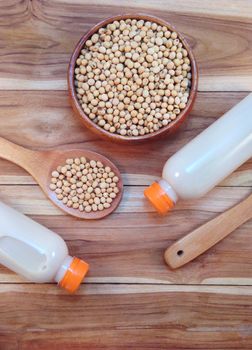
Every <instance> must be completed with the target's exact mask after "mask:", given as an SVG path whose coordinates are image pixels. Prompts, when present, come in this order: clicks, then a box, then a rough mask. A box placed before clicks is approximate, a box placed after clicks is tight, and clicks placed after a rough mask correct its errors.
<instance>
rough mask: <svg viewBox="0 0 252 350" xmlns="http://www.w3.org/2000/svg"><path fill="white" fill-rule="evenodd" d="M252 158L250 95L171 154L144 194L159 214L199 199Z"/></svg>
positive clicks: (251, 105)
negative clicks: (160, 176) (161, 172)
mask: <svg viewBox="0 0 252 350" xmlns="http://www.w3.org/2000/svg"><path fill="white" fill-rule="evenodd" d="M250 157H252V94H249V95H248V96H247V97H246V98H245V99H243V100H242V101H241V102H240V103H238V104H237V105H236V106H235V107H233V108H232V109H231V110H230V111H228V112H227V113H225V114H224V115H223V116H222V117H221V118H219V119H218V120H217V121H216V122H215V123H213V124H212V125H211V126H210V127H208V128H207V129H206V130H204V131H203V132H202V133H201V134H199V135H198V136H197V137H196V138H194V139H193V140H192V141H190V142H189V143H188V144H187V145H185V146H184V147H183V148H182V149H181V150H179V151H178V152H177V153H175V154H174V155H173V156H172V157H171V158H170V159H169V160H168V161H167V162H166V163H165V166H164V168H163V174H162V179H161V180H160V181H158V182H154V183H153V184H152V185H151V186H150V187H148V188H147V189H146V190H145V196H146V197H147V198H148V199H149V200H150V202H151V203H152V204H153V205H154V207H155V208H156V209H157V210H158V212H159V213H161V214H165V213H166V212H167V211H168V210H169V209H171V208H172V207H173V206H174V205H175V203H176V202H177V200H178V199H179V198H182V199H193V198H199V197H202V196H203V195H205V194H206V193H207V192H208V191H210V190H211V189H212V188H213V187H214V186H215V185H217V184H218V183H219V182H221V181H222V180H223V179H224V178H225V177H226V176H228V175H229V174H231V173H232V172H233V171H234V170H235V169H237V168H238V167H239V166H240V165H241V164H243V163H244V162H246V161H247V160H248V159H249V158H250Z"/></svg>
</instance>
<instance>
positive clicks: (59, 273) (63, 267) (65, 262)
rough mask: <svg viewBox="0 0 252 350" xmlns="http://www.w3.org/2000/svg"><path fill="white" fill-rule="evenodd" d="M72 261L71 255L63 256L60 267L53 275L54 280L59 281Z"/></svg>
mask: <svg viewBox="0 0 252 350" xmlns="http://www.w3.org/2000/svg"><path fill="white" fill-rule="evenodd" d="M72 261H73V257H72V256H70V255H67V256H66V257H65V259H64V260H63V262H62V264H61V266H60V268H59V269H58V271H57V273H56V275H55V277H54V280H55V282H57V283H59V282H60V281H61V280H62V279H63V277H64V276H65V274H66V272H67V270H68V269H69V267H70V265H71V263H72Z"/></svg>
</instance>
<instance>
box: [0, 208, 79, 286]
mask: <svg viewBox="0 0 252 350" xmlns="http://www.w3.org/2000/svg"><path fill="white" fill-rule="evenodd" d="M72 259H73V258H72V257H70V256H69V255H68V248H67V246H66V243H65V242H64V240H63V239H62V238H61V237H60V236H58V235H57V234H55V233H54V232H52V231H50V230H48V229H47V228H45V227H43V226H42V225H40V224H38V223H36V222H35V221H33V220H31V219H29V218H28V217H26V216H24V215H23V214H20V213H18V212H17V211H16V210H14V209H12V208H10V207H8V206H7V205H5V204H3V203H1V202H0V264H2V265H5V266H6V267H8V268H9V269H11V270H13V271H15V272H16V273H18V274H20V275H22V276H24V277H26V278H27V279H28V280H30V281H33V282H39V283H42V282H50V281H53V280H55V281H57V282H59V281H60V280H61V279H62V277H63V276H64V273H65V271H66V270H67V268H68V267H69V266H70V264H71V261H72Z"/></svg>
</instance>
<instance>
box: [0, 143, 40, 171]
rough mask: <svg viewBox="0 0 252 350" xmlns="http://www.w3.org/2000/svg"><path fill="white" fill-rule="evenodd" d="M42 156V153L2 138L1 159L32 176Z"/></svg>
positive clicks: (0, 145) (0, 146)
mask: <svg viewBox="0 0 252 350" xmlns="http://www.w3.org/2000/svg"><path fill="white" fill-rule="evenodd" d="M40 154H41V152H37V151H32V150H29V149H26V148H24V147H21V146H18V145H16V144H15V143H13V142H10V141H7V140H6V139H4V138H3V137H0V157H1V158H4V159H6V160H9V161H11V162H13V163H15V164H17V165H19V166H21V167H22V168H24V169H25V170H26V171H28V172H29V173H30V174H33V173H34V168H36V166H35V163H36V164H38V162H39V161H40V160H39V157H40Z"/></svg>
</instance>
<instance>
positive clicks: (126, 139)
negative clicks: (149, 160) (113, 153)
mask: <svg viewBox="0 0 252 350" xmlns="http://www.w3.org/2000/svg"><path fill="white" fill-rule="evenodd" d="M128 18H131V19H143V20H146V21H152V22H156V23H157V24H159V25H162V26H167V27H168V28H169V29H170V30H172V31H175V32H177V34H178V37H179V39H180V40H181V41H182V43H183V46H184V47H185V49H186V50H187V52H188V56H189V58H190V62H191V73H192V80H191V89H190V95H189V99H188V102H187V105H186V108H185V109H184V110H183V111H182V112H181V113H180V114H179V115H178V116H177V118H176V119H175V120H174V121H172V122H171V123H169V124H168V125H167V126H164V127H162V128H160V129H159V130H158V131H155V132H153V133H151V134H146V135H143V136H121V135H118V134H112V133H110V132H109V131H106V130H104V129H103V128H101V127H100V126H98V125H97V124H95V123H94V122H93V121H92V120H91V119H90V118H89V117H88V115H86V114H85V113H84V111H83V110H82V108H81V106H80V104H79V101H78V98H77V96H76V91H75V86H74V70H75V67H76V60H77V58H78V56H79V54H80V51H81V50H82V49H83V46H84V44H85V42H86V41H87V40H88V39H89V38H90V37H91V36H92V35H93V34H94V33H96V32H97V31H98V30H99V29H100V28H101V27H104V26H106V25H107V24H109V23H112V22H113V21H116V20H117V21H120V20H122V19H128ZM67 78H68V79H67V81H68V92H69V97H70V102H71V105H72V107H73V109H74V112H75V114H76V115H77V116H78V118H79V120H80V121H81V122H82V123H83V124H84V125H85V126H86V127H87V128H88V129H89V130H91V131H93V132H95V133H96V134H98V135H99V136H100V137H102V138H103V139H107V140H110V141H114V142H118V143H129V144H132V143H140V142H145V141H151V140H156V139H160V138H161V137H164V136H165V135H167V134H168V133H173V132H174V131H176V130H177V129H178V127H179V126H180V125H181V124H182V123H183V122H184V121H185V120H186V118H187V116H188V115H189V113H190V112H191V110H192V107H193V104H194V101H195V98H196V95H197V87H198V79H199V78H198V67H197V63H196V59H195V57H194V54H193V51H192V49H191V47H190V46H189V44H188V43H187V40H186V39H185V38H184V36H183V35H182V34H181V33H180V32H179V31H178V30H177V29H176V27H175V26H174V25H172V24H171V23H169V22H167V21H165V20H163V19H161V18H159V17H155V16H151V15H147V14H140V13H137V14H134V13H128V14H122V15H116V16H112V17H109V18H106V19H104V20H102V21H101V22H99V23H97V24H96V25H95V26H93V27H92V28H91V29H90V30H88V31H87V33H86V34H84V35H83V36H82V37H81V39H80V40H79V42H78V43H77V45H76V46H75V48H74V51H73V53H72V56H71V59H70V62H69V66H68V77H67Z"/></svg>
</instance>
